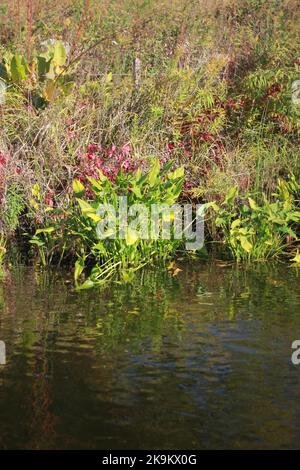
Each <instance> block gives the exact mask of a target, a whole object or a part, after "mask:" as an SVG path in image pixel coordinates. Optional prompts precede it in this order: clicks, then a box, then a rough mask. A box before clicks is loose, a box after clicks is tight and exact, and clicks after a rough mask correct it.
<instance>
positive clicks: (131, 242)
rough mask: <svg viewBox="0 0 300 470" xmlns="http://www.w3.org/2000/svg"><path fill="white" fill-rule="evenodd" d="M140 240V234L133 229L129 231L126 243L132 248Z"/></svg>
mask: <svg viewBox="0 0 300 470" xmlns="http://www.w3.org/2000/svg"><path fill="white" fill-rule="evenodd" d="M138 239H139V235H138V232H137V231H136V230H134V229H132V228H130V227H129V228H128V229H127V233H126V243H127V245H129V246H131V245H134V243H135V242H136V241H137V240H138Z"/></svg>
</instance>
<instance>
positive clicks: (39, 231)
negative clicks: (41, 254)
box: [35, 227, 55, 235]
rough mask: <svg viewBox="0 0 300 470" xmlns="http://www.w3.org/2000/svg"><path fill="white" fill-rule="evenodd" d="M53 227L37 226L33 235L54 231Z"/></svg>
mask: <svg viewBox="0 0 300 470" xmlns="http://www.w3.org/2000/svg"><path fill="white" fill-rule="evenodd" d="M54 230H55V227H46V228H39V229H37V231H36V232H35V235H39V234H40V233H52V232H54Z"/></svg>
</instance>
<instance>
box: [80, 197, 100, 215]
mask: <svg viewBox="0 0 300 470" xmlns="http://www.w3.org/2000/svg"><path fill="white" fill-rule="evenodd" d="M76 201H77V202H78V204H79V206H80V209H81V212H82V213H83V214H92V213H95V212H96V210H95V209H94V208H93V207H92V206H91V205H90V204H89V203H88V202H86V201H84V200H83V199H79V198H78V197H77V198H76Z"/></svg>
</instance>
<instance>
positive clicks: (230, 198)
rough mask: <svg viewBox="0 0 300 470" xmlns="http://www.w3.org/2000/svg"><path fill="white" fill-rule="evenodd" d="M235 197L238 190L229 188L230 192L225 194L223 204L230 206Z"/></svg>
mask: <svg viewBox="0 0 300 470" xmlns="http://www.w3.org/2000/svg"><path fill="white" fill-rule="evenodd" d="M237 195H238V188H237V186H233V187H232V188H230V190H229V191H228V193H227V194H226V197H225V200H224V204H232V203H233V202H234V200H235V198H236V197H237Z"/></svg>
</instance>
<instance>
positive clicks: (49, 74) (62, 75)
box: [0, 41, 74, 107]
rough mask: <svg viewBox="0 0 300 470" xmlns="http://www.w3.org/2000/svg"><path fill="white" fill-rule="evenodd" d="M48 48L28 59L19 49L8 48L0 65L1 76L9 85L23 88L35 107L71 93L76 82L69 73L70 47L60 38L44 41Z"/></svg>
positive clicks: (22, 90) (13, 87)
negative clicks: (59, 39) (68, 48)
mask: <svg viewBox="0 0 300 470" xmlns="http://www.w3.org/2000/svg"><path fill="white" fill-rule="evenodd" d="M45 47H46V51H45V52H42V53H40V54H37V55H35V56H34V57H33V59H32V62H31V63H29V62H28V60H27V59H26V57H24V56H21V55H20V54H19V53H15V54H13V53H12V52H8V51H7V52H5V53H4V54H3V59H2V64H1V65H0V78H1V79H2V80H3V81H4V82H5V83H6V84H7V85H8V91H9V89H15V90H17V91H19V92H23V93H24V94H25V95H26V96H28V97H30V98H31V101H32V102H33V104H35V105H36V107H44V106H46V105H47V104H48V103H51V102H52V101H53V100H54V99H55V98H56V97H57V96H58V95H60V94H63V95H64V94H68V93H69V92H70V91H71V90H72V87H73V85H74V82H73V80H72V79H71V77H70V75H68V74H67V71H68V69H67V51H66V46H65V45H64V44H63V43H62V42H61V41H52V42H48V43H46V44H45Z"/></svg>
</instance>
